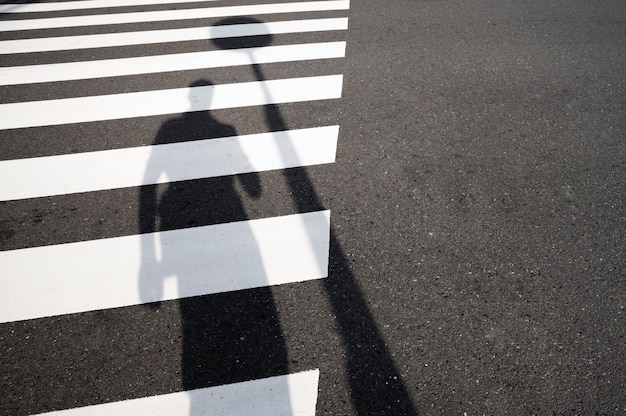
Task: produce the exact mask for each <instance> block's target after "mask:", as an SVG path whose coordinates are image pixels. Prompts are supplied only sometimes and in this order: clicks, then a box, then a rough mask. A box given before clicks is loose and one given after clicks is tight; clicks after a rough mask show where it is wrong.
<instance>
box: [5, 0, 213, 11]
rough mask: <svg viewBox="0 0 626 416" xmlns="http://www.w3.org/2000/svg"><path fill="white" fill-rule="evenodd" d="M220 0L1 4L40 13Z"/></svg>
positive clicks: (104, 0) (10, 8)
mask: <svg viewBox="0 0 626 416" xmlns="http://www.w3.org/2000/svg"><path fill="white" fill-rule="evenodd" d="M209 1H218V0H82V1H63V2H54V3H38V4H34V3H29V4H19V3H11V4H0V13H39V12H59V11H66V10H89V9H101V8H105V7H127V6H150V5H158V4H184V3H201V2H209Z"/></svg>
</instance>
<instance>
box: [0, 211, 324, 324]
mask: <svg viewBox="0 0 626 416" xmlns="http://www.w3.org/2000/svg"><path fill="white" fill-rule="evenodd" d="M329 239H330V211H316V212H310V213H305V214H296V215H288V216H282V217H271V218H264V219H257V220H248V221H239V222H232V223H227V224H218V225H209V226H204V227H195V228H186V229H180V230H172V231H163V232H156V233H147V234H140V235H131V236H124V237H115V238H108V239H101V240H91V241H82V242H76V243H67V244H59V245H52V246H43V247H31V248H25V249H19V250H10V251H2V252H0V283H1V285H2V291H0V322H2V323H4V322H13V321H21V320H26V319H35V318H43V317H48V316H56V315H63V314H71V313H79V312H86V311H92V310H100V309H108V308H116V307H122V306H130V305H139V304H143V303H150V302H156V301H163V300H172V299H178V298H183V297H190V296H199V295H207V294H213V293H221V292H229V291H235V290H243V289H250V288H255V287H264V286H273V285H280V284H285V283H292V282H302V281H306V280H312V279H321V278H325V277H327V275H328V255H329V254H328V253H329Z"/></svg>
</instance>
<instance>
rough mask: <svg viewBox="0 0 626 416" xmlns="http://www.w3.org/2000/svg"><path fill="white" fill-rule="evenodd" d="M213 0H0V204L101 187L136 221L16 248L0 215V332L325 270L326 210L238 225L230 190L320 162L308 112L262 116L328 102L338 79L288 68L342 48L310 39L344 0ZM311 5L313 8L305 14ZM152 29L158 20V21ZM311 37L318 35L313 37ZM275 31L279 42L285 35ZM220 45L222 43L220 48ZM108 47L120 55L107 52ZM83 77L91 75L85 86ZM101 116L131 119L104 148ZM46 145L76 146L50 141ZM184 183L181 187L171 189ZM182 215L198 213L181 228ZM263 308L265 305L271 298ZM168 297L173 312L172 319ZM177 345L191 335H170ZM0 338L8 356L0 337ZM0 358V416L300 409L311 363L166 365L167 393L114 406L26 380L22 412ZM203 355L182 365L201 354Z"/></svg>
mask: <svg viewBox="0 0 626 416" xmlns="http://www.w3.org/2000/svg"><path fill="white" fill-rule="evenodd" d="M229 3H230V2H228V1H226V0H202V1H200V0H167V1H165V0H132V1H119V0H75V1H69V2H42V3H25V4H2V5H0V19H1V20H0V62H7V63H8V64H0V65H2V66H1V67H0V89H4V91H5V92H6V94H2V96H3V97H4V98H3V99H2V101H1V102H0V149H3V150H2V151H0V154H4V156H2V155H0V157H1V158H2V160H0V181H1V183H2V186H0V204H2V205H0V206H3V207H5V208H6V209H7V210H8V209H9V208H7V207H10V209H12V210H14V211H16V212H18V211H26V208H25V207H26V206H32V205H28V204H33V203H34V204H36V205H37V206H45V205H50V206H55V205H56V203H57V202H58V201H60V199H59V198H67V197H73V195H75V196H76V198H78V199H76V200H77V201H78V200H80V198H83V197H84V198H87V199H90V198H93V200H96V201H99V203H103V201H106V200H107V198H108V195H110V193H111V192H117V191H116V190H120V192H122V191H123V192H126V191H125V190H127V191H128V192H130V193H128V194H127V195H130V194H136V195H139V198H138V202H137V204H136V205H137V206H138V207H139V208H138V210H139V212H138V213H135V214H132V213H127V214H126V215H127V216H133V215H134V216H136V218H137V220H136V221H137V222H138V224H139V225H138V227H137V229H134V230H132V229H129V230H126V231H124V232H122V233H119V232H118V235H103V236H101V237H100V238H95V239H94V238H91V239H84V238H83V237H81V233H80V232H78V231H76V230H72V224H71V223H66V224H60V225H59V226H58V227H59V228H64V229H68V230H71V231H68V232H67V234H68V235H67V236H65V235H61V236H56V235H55V236H54V237H53V236H50V238H49V240H48V241H45V242H43V243H41V242H40V243H38V244H33V243H27V241H28V239H27V238H26V239H24V238H22V239H20V238H21V237H20V235H19V233H17V232H16V231H14V230H12V229H11V226H12V224H11V222H12V221H13V219H12V218H11V214H10V213H9V212H8V211H7V212H5V213H4V214H2V216H3V217H4V218H2V217H0V237H1V238H0V244H1V245H0V250H1V251H0V282H1V284H2V287H3V290H2V291H1V292H0V325H2V326H4V327H5V328H6V329H8V330H9V329H10V332H11V334H13V335H15V334H14V333H15V331H16V328H19V325H18V324H21V323H25V324H31V323H32V325H39V324H41V325H42V326H46V325H48V324H47V322H54V319H56V318H55V317H64V316H72V315H73V314H84V313H94V312H95V311H102V313H107V311H110V310H113V309H114V308H131V307H137V306H141V305H147V306H148V307H151V306H150V305H159V304H160V303H161V302H166V301H177V300H181V302H182V300H183V299H188V298H192V297H197V296H221V294H225V293H231V292H238V291H245V290H253V289H258V290H262V289H263V288H266V287H269V286H276V285H282V284H286V283H297V282H303V281H306V280H313V279H323V278H325V277H326V276H327V274H328V262H329V246H330V212H329V211H328V210H318V211H312V212H298V213H293V212H292V213H284V215H279V216H267V217H263V216H261V217H259V218H248V216H247V215H246V214H245V208H244V203H243V202H242V201H243V199H244V198H245V195H248V197H249V198H256V197H258V194H260V193H261V185H260V183H259V176H258V175H259V174H260V173H261V172H274V171H281V170H284V169H290V168H302V167H306V166H314V165H324V164H329V163H333V162H334V161H335V153H336V147H337V141H338V137H339V126H338V125H315V120H313V121H312V122H311V123H310V124H311V125H308V126H297V128H288V127H287V126H286V124H285V123H284V122H282V121H281V122H279V123H276V122H271V121H269V115H268V114H270V113H271V112H274V113H273V114H274V117H279V119H280V117H282V116H281V114H280V110H278V107H277V105H278V104H285V105H290V104H293V103H300V104H302V105H305V106H306V105H307V103H315V102H318V101H321V100H335V99H338V98H340V97H341V92H342V83H343V77H342V74H341V73H334V72H333V71H332V70H331V71H326V72H331V73H323V74H315V73H311V72H312V71H313V72H314V70H315V68H316V67H315V66H312V67H311V68H313V69H312V70H306V71H301V70H300V69H299V68H302V66H300V65H302V64H303V63H306V62H311V63H320V62H321V63H323V62H327V61H328V62H331V61H333V60H337V59H341V58H343V57H344V56H345V50H346V43H345V41H338V40H336V39H333V40H328V39H323V38H324V36H326V37H328V35H333V34H341V33H342V32H345V31H346V30H347V28H348V19H347V17H345V15H346V11H347V10H349V6H350V5H349V1H348V0H327V1H299V2H282V3H272V2H270V1H268V0H264V1H259V2H255V3H257V4H239V3H242V2H241V1H238V2H237V4H229ZM250 3H252V1H250ZM320 13H322V14H323V15H324V16H322V17H319V16H316V14H320ZM330 15H332V16H330ZM241 16H246V17H245V18H241ZM252 16H254V17H252ZM282 16H286V17H287V19H286V20H281V18H282ZM329 16H330V17H329ZM223 18H226V20H222V21H220V19H223ZM229 19H230V20H229ZM257 19H258V20H257ZM261 20H268V21H267V22H263V21H261ZM161 24H167V25H169V26H168V27H167V28H158V27H157V26H159V25H161ZM155 25H156V26H155ZM135 26H136V27H135ZM178 26H179V27H178ZM74 32H75V33H74ZM316 34H326V35H322V39H318V38H316V37H315V35H316ZM281 36H282V37H281ZM290 36H297V39H298V40H297V41H296V43H294V42H293V41H292V40H291V38H290ZM339 36H341V35H339ZM274 37H281V38H280V41H279V42H278V44H270V43H271V40H272V39H273V38H274ZM220 39H223V40H225V42H223V43H222V42H219V41H217V40H220ZM228 41H234V43H233V44H234V45H236V46H234V48H232V47H229V46H228V45H229V43H228ZM211 42H212V43H211ZM148 45H151V46H150V47H148ZM118 50H119V51H120V56H114V55H115V54H116V53H115V52H116V51H118ZM3 57H4V58H3ZM5 59H6V60H5ZM13 62H15V63H16V64H13ZM264 65H271V66H272V68H273V69H275V71H274V72H273V74H272V75H271V76H266V75H265V73H264V69H263V66H264ZM281 65H283V66H281ZM284 65H294V67H293V68H295V69H292V68H291V67H288V68H286V69H284V71H285V74H287V75H285V76H283V75H280V74H282V73H281V72H280V71H281V70H283V69H282V68H285V67H284ZM218 70H219V71H226V72H221V74H222V75H221V76H222V78H220V79H222V80H226V81H225V82H224V81H222V82H220V81H219V80H218V82H216V83H213V81H208V80H206V79H198V77H199V76H202V77H208V78H212V72H211V71H218ZM299 72H303V73H299ZM335 72H336V71H335ZM274 74H279V75H274ZM149 77H155V78H149ZM169 77H173V78H169ZM218 78H219V76H218ZM151 79H153V80H154V81H153V82H151ZM90 80H91V81H90ZM192 81H193V82H192ZM86 82H94V84H93V86H94V88H93V89H94V91H95V92H94V93H91V92H89V90H90V88H89V87H88V84H86ZM96 83H97V84H96ZM85 86H87V87H85ZM86 88H87V89H86ZM107 88H108V89H109V90H107ZM42 91H43V92H42ZM50 91H52V92H53V94H52V95H49V94H48V92H50ZM43 94H45V96H43ZM15 97H17V98H15ZM22 97H25V98H22ZM33 97H36V98H37V99H33ZM216 111H219V112H220V115H227V114H229V113H228V112H232V113H233V114H237V116H235V117H233V118H232V120H241V119H242V117H244V118H245V116H246V115H249V114H253V113H254V112H255V111H256V114H257V115H258V114H263V113H265V121H264V124H265V126H264V127H263V130H264V131H258V126H259V125H262V124H263V123H259V122H257V123H256V124H255V123H252V122H251V123H250V126H252V127H248V130H252V131H246V134H237V131H236V130H235V128H237V127H239V126H237V125H235V126H234V127H235V128H233V126H232V125H229V124H227V123H226V122H222V121H218V120H217V119H215V118H214V117H213V116H212V113H213V112H216ZM277 111H278V113H277V114H278V116H276V112H277ZM238 112H244V113H238ZM181 114H182V116H181ZM241 114H244V116H241ZM259 119H260V120H263V118H262V117H260V118H259ZM116 122H119V123H122V122H124V123H129V124H128V125H132V126H134V128H135V130H132V131H129V132H128V134H129V135H131V137H130V138H127V139H126V141H121V142H120V143H121V144H117V143H118V142H116V140H117V139H118V137H117V135H115V134H113V133H108V134H109V135H107V132H113V131H115V129H114V128H112V127H110V126H113V125H114V123H116ZM158 125H160V126H161V127H160V128H156V127H155V126H157V127H158ZM136 126H139V127H136ZM277 126H278V127H279V128H280V129H277ZM64 128H67V130H63V129H64ZM91 129H93V130H91ZM254 129H256V130H254ZM91 131H97V132H99V133H100V134H102V136H94V135H93V134H91V133H89V132H91ZM154 131H157V133H156V135H155V134H154V133H153V132H154ZM66 132H69V133H66ZM85 132H86V133H85ZM102 132H104V133H102ZM60 133H62V134H60ZM66 134H67V135H69V137H67V136H66ZM133 134H136V136H137V138H136V139H133V137H132V135H133ZM61 135H62V136H63V137H60V136H61ZM150 135H153V137H155V139H154V141H153V142H152V143H146V141H145V139H140V137H147V136H150ZM23 137H27V138H28V137H33V138H34V140H37V141H39V142H38V143H40V144H42V146H39V147H38V146H37V145H33V146H28V145H25V146H24V147H23V148H22V147H21V146H17V145H16V144H15V143H16V142H18V141H20V140H22V139H23ZM128 142H131V143H133V144H134V145H132V146H127V145H126V144H125V143H128ZM63 143H80V147H79V148H78V150H74V148H72V149H71V151H67V150H63V149H65V148H64V147H63V146H62V144H63ZM103 143H104V145H103ZM110 143H113V144H114V145H113V146H108V145H107V144H110ZM70 147H72V146H71V145H70ZM5 150H6V151H5ZM7 155H9V156H7ZM15 155H18V156H17V157H15ZM208 180H213V181H214V182H211V183H213V184H215V186H216V189H218V188H219V192H218V191H217V190H216V191H215V195H213V194H212V193H213V192H214V191H213V190H212V189H211V188H206V186H205V187H204V188H203V187H199V186H196V185H195V184H196V183H198V182H202V184H203V186H204V185H206V183H205V182H206V181H208ZM158 186H161V188H157V187H158ZM184 187H187V188H188V189H186V190H182V191H181V189H182V188H184ZM199 189H201V190H204V192H205V193H206V192H208V193H209V194H211V195H208V196H207V195H204V194H202V193H199V192H198V190H199ZM242 192H243V193H242ZM188 194H191V195H193V196H195V197H197V198H198V199H199V200H201V201H202V202H198V204H200V205H201V206H200V207H199V208H189V207H188V205H189V204H187V205H185V206H184V207H183V208H180V207H179V204H182V202H181V201H182V200H183V199H184V198H187V195H188ZM241 195H244V196H241ZM207 198H208V199H207ZM211 198H212V199H211ZM192 202H193V201H192ZM194 209H195V211H194ZM186 210H188V211H189V213H188V212H187V211H186ZM194 212H195V214H194ZM198 212H202V213H201V214H198ZM193 215H203V216H205V217H206V216H211V215H213V216H214V217H215V218H213V219H206V218H204V220H202V221H197V219H194V218H192V217H193ZM182 217H185V218H187V217H188V218H191V219H188V218H187V219H184V220H183V219H182ZM41 221H43V220H40V222H41ZM61 221H62V220H61ZM22 229H24V228H22ZM55 229H56V228H55ZM61 234H62V232H61ZM209 302H210V299H209ZM265 303H266V304H267V305H270V306H269V308H270V309H271V299H270V300H268V301H267V302H265ZM181 305H182V303H181ZM266 307H267V306H266ZM180 308H181V311H180V314H181V316H187V315H188V314H189V313H190V312H189V311H187V310H183V306H181V307H180ZM270 314H271V313H270ZM77 316H78V315H77ZM185 319H187V321H190V319H189V318H185ZM16 325H18V326H16ZM268 325H271V326H272V328H274V327H277V326H278V325H279V323H276V322H273V323H270V324H268ZM16 336H19V334H18V335H16ZM194 336H195V335H194ZM233 336H234V335H233ZM271 336H272V333H269V334H268V337H271ZM277 337H278V336H274V338H277ZM27 338H28V337H27ZM187 338H189V336H187ZM243 338H244V337H243V336H242V337H241V339H242V340H243ZM77 341H78V340H77ZM182 342H183V344H191V343H192V341H191V340H190V339H185V337H184V336H183V341H182ZM194 342H195V340H194ZM0 346H2V344H0ZM2 348H8V349H9V350H12V349H13V348H12V346H11V345H10V344H6V345H5V346H3V347H2ZM194 348H195V347H194V346H193V345H183V346H182V347H181V349H182V350H183V353H182V355H183V357H182V358H181V360H182V361H184V362H187V361H190V360H192V358H190V357H191V356H192V355H193V353H192V352H186V351H187V349H189V351H193V349H194ZM215 348H217V347H215ZM5 352H6V355H5V356H6V357H7V362H6V363H4V364H2V366H3V367H4V368H3V370H2V371H3V372H4V373H5V374H6V376H5V377H4V378H3V381H2V389H3V390H4V391H5V392H6V399H5V400H4V401H2V404H0V413H3V412H7V414H55V415H86V414H89V415H100V414H102V415H104V414H144V413H147V412H151V413H154V414H164V415H165V414H168V415H199V414H215V415H234V414H255V415H256V414H268V415H269V414H271V415H279V414H294V415H295V414H298V415H309V414H310V415H312V414H315V405H316V397H317V379H318V377H319V370H317V369H310V370H309V371H304V372H299V373H293V374H289V373H286V372H285V371H286V370H285V368H286V367H285V366H279V367H280V368H282V370H280V371H278V373H280V374H275V373H276V372H274V373H267V372H263V371H259V372H257V373H255V372H254V371H252V372H249V373H248V374H257V376H258V375H262V376H263V377H257V376H255V377H256V378H249V377H248V379H245V378H246V376H245V375H244V376H241V377H237V376H234V377H230V378H224V380H222V381H223V382H221V381H220V379H219V378H213V379H211V381H210V382H208V381H207V382H204V381H197V380H205V379H207V377H208V376H206V375H199V374H197V373H196V371H197V370H196V369H194V370H193V380H194V381H193V382H186V381H185V378H189V379H191V378H192V376H190V375H186V374H185V372H186V371H188V370H185V368H183V369H182V370H181V372H182V373H183V374H182V376H181V375H180V374H179V375H178V376H179V377H182V379H183V382H182V388H181V389H180V391H176V392H170V393H164V392H163V391H161V390H159V391H156V392H148V393H147V394H143V395H142V396H136V397H135V396H133V394H132V393H129V394H128V397H123V398H122V399H121V400H117V399H116V400H109V399H107V400H100V401H99V400H97V399H89V400H87V401H86V402H83V401H81V398H80V397H78V396H76V395H74V396H72V394H71V393H67V394H68V395H69V396H70V399H67V398H66V399H65V400H60V399H58V398H57V397H42V396H41V392H42V391H44V392H45V391H46V387H45V386H43V385H41V386H39V385H35V386H32V385H31V386H30V387H31V388H33V391H38V392H39V396H38V397H31V401H32V402H33V403H35V404H36V405H32V406H30V405H29V403H27V401H26V400H25V399H24V396H23V392H21V391H19V390H20V389H22V388H23V385H22V384H20V383H21V382H20V380H19V379H20V377H21V374H19V373H17V372H15V370H14V368H15V366H14V365H15V364H14V363H11V364H10V365H9V363H8V361H9V360H10V358H11V357H12V354H13V353H14V351H5ZM276 355H277V356H280V353H277V354H276ZM41 359H42V360H45V357H41ZM129 359H130V357H129ZM240 359H241V356H238V359H237V360H235V361H236V362H237V363H239V360H240ZM203 360H204V361H202V360H201V361H199V366H200V367H201V366H202V365H204V366H206V365H207V363H206V357H205V358H203ZM200 364H201V365H200ZM212 365H214V366H219V365H221V363H213V364H212ZM233 365H234V364H233ZM186 366H187V367H189V364H186ZM18 367H19V365H18ZM235 367H236V365H235ZM10 369H13V370H10ZM31 373H32V372H31ZM266 373H267V374H266ZM33 377H35V378H36V374H35V375H33ZM44 379H45V378H44ZM207 380H208V379H207ZM233 380H235V381H236V382H232V381H233ZM63 390H64V389H63V386H62V385H61V386H58V387H57V388H56V389H55V391H56V392H57V395H63V394H64V391H63ZM59 392H60V393H59ZM31 395H36V393H32V394H31ZM51 396H54V395H52V394H51ZM96 397H97V395H96ZM67 403H75V404H74V405H72V406H68V405H67Z"/></svg>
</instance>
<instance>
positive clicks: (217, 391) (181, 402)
mask: <svg viewBox="0 0 626 416" xmlns="http://www.w3.org/2000/svg"><path fill="white" fill-rule="evenodd" d="M318 381H319V370H317V369H316V370H309V371H304V372H300V373H295V374H289V375H285V376H277V377H270V378H265V379H260V380H252V381H246V382H243V383H234V384H227V385H224V386H218V387H208V388H204V389H198V390H189V391H186V392H178V393H170V394H165V395H162V396H152V397H143V398H140V399H133V400H127V401H122V402H115V403H106V404H100V405H95V406H88V407H80V408H76V409H69V410H60V411H56V412H51V413H42V414H40V415H41V416H111V415H151V416H201V415H210V416H242V415H248V416H252V415H254V416H315V406H316V404H317V389H318V387H317V386H318Z"/></svg>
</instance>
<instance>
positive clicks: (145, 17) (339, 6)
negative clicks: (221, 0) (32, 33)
mask: <svg viewBox="0 0 626 416" xmlns="http://www.w3.org/2000/svg"><path fill="white" fill-rule="evenodd" d="M349 7H350V2H349V0H325V1H304V2H295V3H276V4H260V5H245V6H224V7H209V8H202V9H184V10H164V11H152V12H136V13H115V14H103V15H88V16H65V17H49V18H42V19H27V20H8V21H4V22H2V25H0V32H9V31H17V30H34V29H54V28H68V27H81V26H101V25H118V24H125V23H145V22H162V21H170V20H189V19H194V20H195V19H207V18H216V17H230V16H250V15H260V14H279V13H301V12H314V11H331V10H347V9H349Z"/></svg>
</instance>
